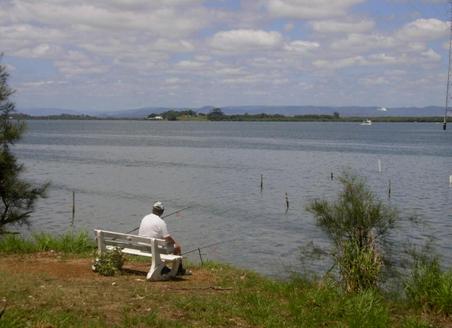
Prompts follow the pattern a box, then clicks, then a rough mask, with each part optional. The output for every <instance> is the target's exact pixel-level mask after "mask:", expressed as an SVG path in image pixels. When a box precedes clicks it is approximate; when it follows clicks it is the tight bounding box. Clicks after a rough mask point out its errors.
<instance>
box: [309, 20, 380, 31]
mask: <svg viewBox="0 0 452 328" xmlns="http://www.w3.org/2000/svg"><path fill="white" fill-rule="evenodd" d="M311 26H312V29H313V30H314V31H316V32H319V33H364V32H369V31H371V30H372V29H373V28H374V27H375V22H374V21H372V20H368V19H361V20H356V21H352V20H343V21H341V20H322V21H313V22H311Z"/></svg>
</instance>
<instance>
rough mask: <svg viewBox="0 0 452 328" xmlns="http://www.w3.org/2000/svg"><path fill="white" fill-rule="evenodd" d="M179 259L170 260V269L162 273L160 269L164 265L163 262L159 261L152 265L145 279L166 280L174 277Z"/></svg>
mask: <svg viewBox="0 0 452 328" xmlns="http://www.w3.org/2000/svg"><path fill="white" fill-rule="evenodd" d="M180 263H181V260H180V259H178V260H175V261H172V262H171V271H170V272H168V273H167V274H162V269H163V268H164V267H165V263H164V262H160V264H159V265H152V266H151V269H150V270H149V272H148V274H147V275H146V279H147V280H151V281H158V280H168V279H170V278H174V277H176V275H177V271H178V270H179V265H180Z"/></svg>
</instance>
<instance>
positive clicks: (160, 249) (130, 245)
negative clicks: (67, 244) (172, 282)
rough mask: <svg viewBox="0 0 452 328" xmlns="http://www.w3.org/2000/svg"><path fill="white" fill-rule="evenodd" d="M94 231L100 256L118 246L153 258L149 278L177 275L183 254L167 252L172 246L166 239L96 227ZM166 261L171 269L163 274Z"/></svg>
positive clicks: (163, 278) (162, 278) (160, 278)
mask: <svg viewBox="0 0 452 328" xmlns="http://www.w3.org/2000/svg"><path fill="white" fill-rule="evenodd" d="M94 233H95V235H96V240H97V252H98V254H99V256H100V255H102V254H103V253H104V252H106V251H109V250H113V249H115V248H118V249H120V250H121V252H122V253H123V254H129V255H137V256H145V257H150V258H152V264H151V268H150V269H149V272H148V274H147V276H146V279H148V280H168V279H170V278H173V277H175V276H176V274H177V270H178V269H179V265H180V263H181V261H182V256H180V255H174V254H167V253H169V252H170V250H171V248H170V247H169V246H168V244H167V242H166V241H165V240H163V239H155V238H149V237H143V236H137V235H129V234H125V233H120V232H113V231H106V230H100V229H95V230H94ZM166 263H171V265H168V267H169V268H170V269H171V271H170V272H169V273H166V274H162V269H163V268H164V267H165V264H166Z"/></svg>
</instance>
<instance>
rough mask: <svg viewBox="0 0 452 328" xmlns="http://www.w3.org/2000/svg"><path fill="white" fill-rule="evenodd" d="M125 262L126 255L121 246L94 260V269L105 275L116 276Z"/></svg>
mask: <svg viewBox="0 0 452 328" xmlns="http://www.w3.org/2000/svg"><path fill="white" fill-rule="evenodd" d="M123 264H124V256H123V255H122V252H121V250H120V249H119V248H115V249H114V250H111V251H106V252H104V253H102V254H101V255H100V256H98V257H97V258H96V259H95V260H94V263H93V269H94V271H96V272H98V273H99V274H101V275H103V276H114V275H115V274H117V273H119V272H120V271H121V269H122V266H123Z"/></svg>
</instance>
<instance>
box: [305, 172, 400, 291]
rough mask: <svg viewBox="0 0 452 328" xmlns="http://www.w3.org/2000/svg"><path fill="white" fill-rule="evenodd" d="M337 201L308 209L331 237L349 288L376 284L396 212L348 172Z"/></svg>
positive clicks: (355, 289)
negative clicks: (386, 241)
mask: <svg viewBox="0 0 452 328" xmlns="http://www.w3.org/2000/svg"><path fill="white" fill-rule="evenodd" d="M339 181H340V182H341V184H342V186H343V190H342V191H341V192H340V194H339V197H338V199H337V200H336V201H335V202H328V201H326V200H315V201H313V202H311V203H310V204H309V205H308V207H307V210H308V211H309V212H311V213H313V214H314V216H315V218H316V219H317V224H318V225H319V226H320V227H321V228H322V229H323V230H324V231H325V232H326V233H327V235H328V236H329V237H330V239H331V241H332V243H333V247H334V251H333V257H334V261H335V265H337V266H338V268H339V273H340V276H341V280H342V283H343V284H344V287H345V289H346V291H348V292H356V291H361V290H366V289H371V288H376V287H377V285H378V282H379V280H380V276H381V272H382V269H383V265H384V263H385V261H384V255H385V254H384V252H383V251H384V249H383V246H384V245H385V243H384V241H385V237H386V236H387V235H388V232H389V230H390V229H391V228H392V227H393V224H394V222H395V219H396V216H397V215H396V212H395V211H394V210H393V209H392V208H390V207H388V206H386V205H384V204H383V203H382V202H381V201H379V200H377V199H376V198H375V196H374V195H373V193H372V192H371V191H370V190H369V188H368V187H367V185H366V184H365V182H364V180H363V179H362V178H359V177H357V176H354V175H351V174H349V173H344V174H343V175H342V176H341V177H339Z"/></svg>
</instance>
